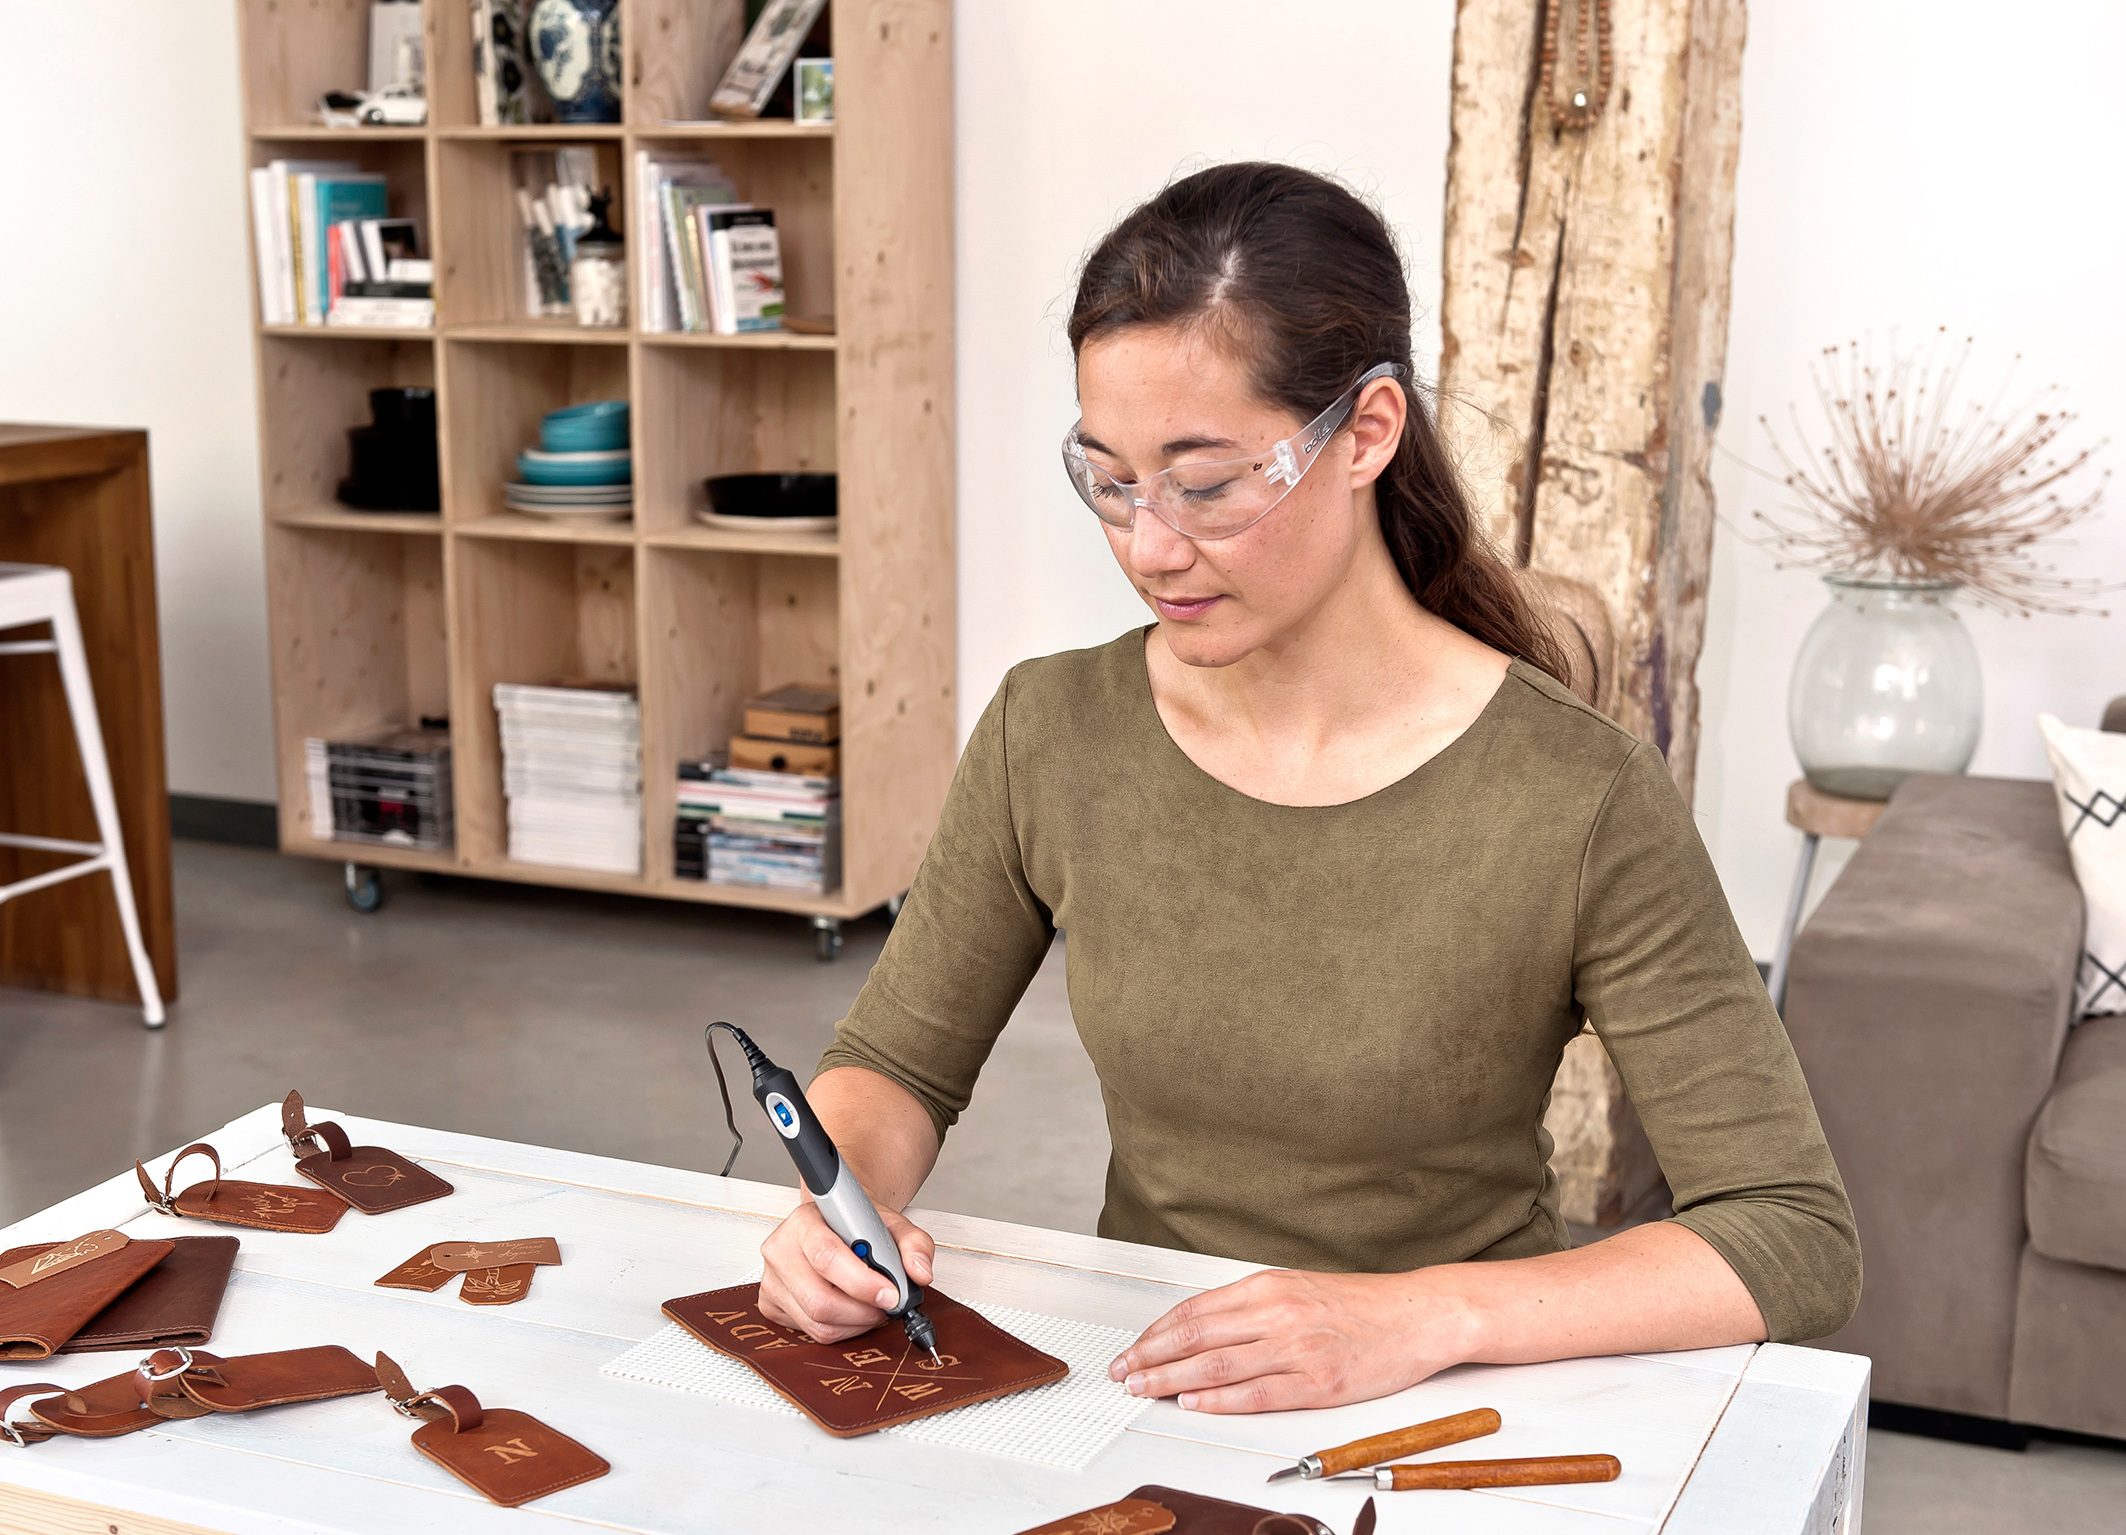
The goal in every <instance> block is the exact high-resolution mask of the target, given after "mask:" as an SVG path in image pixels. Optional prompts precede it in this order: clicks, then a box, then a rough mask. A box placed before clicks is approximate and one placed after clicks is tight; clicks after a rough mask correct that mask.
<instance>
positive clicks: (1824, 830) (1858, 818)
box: [1765, 778, 1889, 1018]
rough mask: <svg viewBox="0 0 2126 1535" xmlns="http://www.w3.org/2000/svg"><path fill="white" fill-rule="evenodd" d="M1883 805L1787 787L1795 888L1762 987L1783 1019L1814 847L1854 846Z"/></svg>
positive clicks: (1803, 783) (1802, 784) (1796, 784)
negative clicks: (1795, 849) (1829, 843)
mask: <svg viewBox="0 0 2126 1535" xmlns="http://www.w3.org/2000/svg"><path fill="white" fill-rule="evenodd" d="M1888 808H1889V802H1888V801H1887V800H1875V799H1846V798H1845V797H1844V796H1842V795H1837V794H1826V793H1824V792H1823V791H1822V790H1821V789H1815V788H1811V787H1810V786H1809V781H1808V780H1807V779H1806V778H1797V779H1795V780H1794V781H1793V782H1792V783H1790V784H1788V785H1787V787H1786V824H1787V825H1789V826H1791V827H1794V828H1795V829H1796V830H1797V831H1799V832H1800V833H1801V861H1800V862H1799V863H1798V864H1796V865H1795V866H1794V888H1793V890H1792V892H1791V893H1790V894H1789V895H1788V896H1787V899H1786V921H1785V922H1783V923H1781V924H1780V927H1779V947H1778V949H1777V950H1776V951H1775V952H1774V953H1773V955H1772V972H1771V974H1770V975H1769V976H1767V977H1765V985H1766V987H1767V988H1768V989H1769V990H1770V991H1771V994H1772V1006H1773V1007H1775V1008H1777V1009H1779V1016H1780V1017H1782V1018H1784V1017H1785V1016H1786V972H1787V967H1788V966H1789V965H1790V964H1791V963H1792V962H1793V958H1794V934H1795V932H1796V931H1798V930H1799V928H1800V927H1801V908H1802V907H1803V906H1805V905H1807V904H1808V898H1809V876H1810V875H1811V874H1813V873H1815V872H1816V846H1817V844H1818V843H1820V842H1822V841H1823V839H1824V838H1825V837H1850V838H1852V839H1853V840H1854V841H1855V842H1858V841H1859V840H1860V839H1861V838H1862V837H1865V836H1866V835H1867V834H1868V833H1869V832H1871V831H1873V830H1874V829H1875V823H1876V822H1877V821H1879V820H1881V819H1882V813H1883V811H1884V810H1886V809H1888Z"/></svg>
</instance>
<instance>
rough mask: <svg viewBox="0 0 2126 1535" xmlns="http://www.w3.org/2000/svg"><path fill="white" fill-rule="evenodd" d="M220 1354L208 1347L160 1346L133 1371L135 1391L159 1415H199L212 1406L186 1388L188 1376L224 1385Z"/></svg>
mask: <svg viewBox="0 0 2126 1535" xmlns="http://www.w3.org/2000/svg"><path fill="white" fill-rule="evenodd" d="M220 1363H221V1358H220V1356H219V1355H216V1354H210V1353H208V1352H207V1351H206V1350H204V1349H188V1348H159V1349H157V1350H156V1351H155V1352H154V1353H152V1354H150V1355H148V1356H147V1357H146V1358H145V1359H143V1360H141V1361H140V1363H139V1365H138V1366H136V1367H135V1368H134V1371H133V1391H134V1394H135V1395H137V1396H138V1397H139V1398H140V1405H141V1406H143V1407H145V1408H147V1409H148V1411H150V1412H152V1413H154V1414H155V1415H156V1416H157V1417H159V1418H196V1417H198V1416H199V1415H200V1414H201V1413H202V1412H206V1411H208V1410H209V1409H208V1408H206V1407H205V1405H204V1404H202V1403H200V1402H198V1401H195V1400H194V1399H193V1398H192V1396H191V1395H190V1394H189V1393H188V1392H187V1391H186V1390H185V1381H186V1380H187V1379H196V1380H204V1381H210V1382H212V1383H213V1384H214V1385H217V1386H219V1385H223V1384H225V1382H224V1381H223V1380H222V1377H221V1372H220V1371H219V1370H217V1369H216V1368H215V1366H216V1365H218V1364H220Z"/></svg>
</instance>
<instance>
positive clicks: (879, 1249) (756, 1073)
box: [709, 1023, 938, 1360]
mask: <svg viewBox="0 0 2126 1535" xmlns="http://www.w3.org/2000/svg"><path fill="white" fill-rule="evenodd" d="M710 1027H711V1028H712V1029H723V1030H725V1031H726V1032H728V1033H729V1034H730V1036H731V1037H732V1038H733V1039H735V1040H737V1041H738V1048H739V1049H741V1050H743V1051H744V1052H745V1055H746V1064H747V1065H748V1066H750V1067H752V1068H753V1096H754V1097H755V1098H756V1099H758V1100H759V1102H760V1106H761V1108H763V1109H765V1110H766V1111H767V1115H768V1123H769V1124H771V1125H773V1126H774V1127H775V1133H776V1134H777V1135H779V1136H781V1137H782V1143H783V1146H784V1148H785V1149H786V1150H788V1151H789V1153H790V1160H791V1161H793V1162H795V1163H796V1164H797V1175H798V1176H799V1177H800V1178H802V1179H804V1180H805V1187H806V1188H807V1189H809V1190H811V1192H812V1202H813V1203H814V1204H816V1205H818V1206H819V1213H820V1215H821V1216H822V1217H824V1218H825V1220H826V1222H827V1225H828V1226H829V1227H831V1228H832V1229H833V1231H834V1234H835V1235H836V1236H838V1237H840V1238H841V1239H842V1240H843V1241H844V1242H847V1243H848V1244H849V1250H850V1251H851V1252H853V1253H855V1254H856V1255H857V1257H859V1258H861V1259H862V1260H863V1261H864V1264H865V1266H866V1267H868V1268H869V1269H871V1270H872V1272H874V1273H875V1274H877V1275H878V1276H879V1277H880V1278H881V1279H883V1280H885V1281H886V1282H887V1283H888V1284H890V1285H892V1286H893V1291H894V1303H893V1304H892V1305H891V1306H888V1307H886V1308H885V1312H886V1315H888V1316H897V1317H899V1318H900V1319H901V1327H902V1328H903V1329H904V1330H905V1331H906V1332H907V1334H908V1341H909V1342H911V1343H913V1344H914V1345H915V1346H916V1347H917V1348H920V1349H923V1350H925V1351H927V1352H928V1353H929V1355H930V1357H931V1358H932V1359H933V1360H936V1359H937V1358H938V1344H937V1329H936V1328H935V1327H933V1326H931V1323H930V1318H928V1317H927V1316H924V1315H923V1292H922V1289H921V1287H919V1286H918V1285H916V1284H915V1283H914V1282H913V1281H912V1280H910V1279H909V1277H908V1270H907V1269H906V1268H905V1267H904V1266H903V1265H902V1263H901V1248H900V1244H899V1243H898V1242H896V1241H894V1240H893V1236H892V1233H890V1232H888V1231H887V1230H886V1223H885V1222H884V1221H882V1220H880V1219H879V1214H878V1207H877V1206H876V1205H874V1204H872V1203H871V1198H870V1196H869V1195H868V1194H866V1193H865V1192H864V1188H863V1185H862V1184H860V1183H858V1182H857V1181H856V1174H854V1173H852V1172H850V1171H849V1164H848V1163H846V1162H844V1161H843V1160H842V1154H841V1153H840V1152H839V1151H837V1150H836V1149H835V1146H834V1141H833V1139H832V1138H831V1137H829V1136H828V1134H827V1132H826V1129H825V1127H824V1126H822V1125H821V1124H820V1122H819V1120H818V1118H817V1117H816V1116H815V1115H814V1114H813V1112H812V1105H811V1104H809V1103H807V1102H806V1101H805V1091H804V1089H803V1088H801V1087H799V1086H798V1085H797V1078H796V1077H794V1076H792V1075H791V1074H790V1073H789V1072H787V1071H785V1070H784V1069H783V1068H782V1067H780V1066H778V1065H776V1064H775V1063H774V1062H773V1061H771V1060H769V1059H768V1057H767V1056H766V1055H765V1054H764V1053H763V1052H762V1051H761V1048H760V1046H758V1045H756V1044H754V1043H753V1041H752V1039H751V1038H750V1037H748V1036H747V1034H746V1032H745V1030H743V1029H741V1028H738V1027H736V1026H735V1025H732V1024H728V1023H716V1024H712V1025H710ZM709 1059H710V1060H712V1061H714V1060H715V1059H716V1047H715V1045H714V1044H713V1043H712V1044H711V1045H710V1047H709ZM716 1075H717V1078H718V1080H719V1081H720V1080H721V1079H722V1077H723V1067H722V1066H721V1064H719V1065H718V1066H717V1068H716ZM724 1108H725V1112H726V1113H727V1114H728V1113H729V1110H730V1100H729V1096H728V1095H726V1097H725V1101H724ZM733 1128H734V1130H735V1128H736V1127H735V1126H734V1127H733ZM733 1155H734V1158H735V1155H736V1153H735V1152H734V1153H733ZM728 1170H729V1169H728V1168H726V1171H728Z"/></svg>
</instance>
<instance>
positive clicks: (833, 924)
mask: <svg viewBox="0 0 2126 1535" xmlns="http://www.w3.org/2000/svg"><path fill="white" fill-rule="evenodd" d="M841 952H842V924H841V919H840V918H839V917H814V918H813V919H812V953H813V955H814V957H815V958H817V959H818V960H819V962H820V963H821V964H823V965H831V964H832V963H834V961H835V960H837V959H839V958H840V957H841Z"/></svg>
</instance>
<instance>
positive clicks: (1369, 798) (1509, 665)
mask: <svg viewBox="0 0 2126 1535" xmlns="http://www.w3.org/2000/svg"><path fill="white" fill-rule="evenodd" d="M1157 627H1158V625H1157V624H1146V625H1145V626H1144V627H1143V628H1141V629H1138V630H1135V631H1134V632H1133V635H1132V636H1127V637H1126V638H1131V639H1133V641H1134V643H1133V649H1132V654H1131V675H1132V680H1133V681H1134V682H1135V684H1136V689H1135V696H1136V700H1137V703H1138V706H1139V707H1140V708H1141V709H1142V710H1143V711H1144V713H1145V714H1146V715H1147V716H1148V717H1149V718H1150V721H1151V726H1152V730H1153V732H1154V733H1155V734H1156V735H1157V736H1158V738H1159V740H1160V742H1161V743H1163V745H1164V746H1165V748H1166V750H1167V751H1169V752H1171V753H1172V754H1173V755H1174V756H1175V757H1176V758H1178V759H1179V760H1180V762H1181V764H1182V766H1183V767H1184V768H1185V769H1186V770H1187V771H1188V772H1190V773H1192V774H1194V775H1195V776H1196V777H1197V778H1199V779H1201V780H1202V781H1203V782H1204V783H1207V784H1209V785H1210V786H1211V787H1212V788H1213V789H1215V790H1217V791H1218V792H1220V793H1223V794H1228V795H1231V796H1232V797H1233V798H1234V799H1236V800H1238V801H1240V803H1242V804H1243V805H1249V806H1253V807H1256V808H1258V809H1262V810H1268V811H1282V812H1287V813H1290V814H1295V815H1305V814H1319V813H1323V812H1327V811H1337V810H1350V809H1352V808H1354V807H1356V806H1360V805H1370V804H1372V803H1374V802H1375V801H1377V800H1380V799H1383V798H1384V797H1386V796H1388V795H1391V794H1395V793H1398V792H1399V791H1401V790H1403V789H1405V788H1406V787H1408V786H1409V785H1411V784H1413V783H1415V782H1417V780H1418V779H1420V778H1422V777H1423V776H1424V775H1425V774H1426V773H1428V772H1429V771H1431V769H1432V768H1433V767H1434V766H1435V765H1436V764H1438V763H1439V762H1441V761H1444V760H1445V759H1446V758H1447V757H1449V756H1450V755H1452V754H1454V753H1456V752H1458V751H1461V749H1462V746H1463V743H1464V742H1466V741H1468V740H1469V739H1470V738H1471V737H1472V736H1474V735H1476V734H1478V732H1480V731H1481V732H1484V733H1485V734H1489V733H1490V731H1491V730H1493V729H1495V728H1496V726H1497V719H1496V715H1497V713H1498V711H1499V709H1500V707H1501V705H1500V700H1501V699H1503V698H1504V697H1505V696H1506V684H1507V683H1509V682H1513V681H1515V680H1517V678H1518V674H1519V673H1520V671H1521V668H1522V666H1523V664H1524V663H1523V662H1522V661H1521V658H1520V657H1519V656H1509V657H1508V658H1507V661H1506V674H1505V675H1504V676H1503V677H1501V678H1499V684H1498V686H1497V687H1495V688H1493V689H1492V690H1491V696H1490V697H1489V698H1487V699H1485V700H1484V707H1483V708H1481V709H1479V710H1478V711H1477V715H1476V718H1475V719H1473V720H1471V721H1470V722H1469V723H1468V724H1467V725H1465V726H1463V727H1462V732H1461V734H1460V735H1458V736H1456V737H1455V738H1454V739H1453V740H1451V741H1449V742H1448V743H1447V744H1446V745H1445V746H1442V747H1441V748H1440V749H1439V750H1438V751H1436V752H1434V753H1433V754H1432V755H1431V756H1429V757H1427V758H1426V759H1425V760H1424V761H1423V762H1420V763H1419V764H1418V765H1417V766H1416V767H1414V768H1412V769H1411V770H1410V771H1409V772H1407V773H1405V774H1403V776H1402V777H1400V778H1397V779H1394V780H1392V781H1391V782H1388V783H1384V784H1382V785H1381V786H1380V787H1379V788H1378V789H1375V790H1373V791H1372V792H1371V793H1370V794H1361V795H1360V796H1359V797H1358V798H1357V799H1347V800H1338V801H1337V802H1336V803H1335V804H1333V805H1280V804H1278V803H1277V801H1275V800H1268V799H1257V798H1256V797H1255V796H1254V795H1252V794H1248V793H1244V792H1243V791H1241V790H1239V789H1236V788H1234V787H1233V786H1232V785H1231V784H1229V783H1227V782H1226V781H1225V780H1224V779H1222V778H1220V777H1218V776H1217V775H1216V774H1215V773H1212V772H1209V771H1207V770H1206V769H1205V768H1204V766H1203V765H1202V764H1201V763H1199V762H1198V761H1197V760H1196V759H1195V758H1194V757H1191V756H1190V755H1189V754H1188V753H1187V752H1186V751H1184V750H1182V747H1181V743H1180V742H1179V741H1177V740H1175V739H1174V733H1173V732H1172V731H1171V730H1168V729H1167V728H1166V718H1165V716H1163V715H1162V714H1160V712H1159V700H1158V699H1156V698H1154V697H1153V696H1152V669H1151V663H1150V662H1149V661H1147V660H1146V659H1145V649H1146V646H1147V645H1148V643H1149V642H1150V639H1151V632H1152V630H1154V629H1156V628H1157Z"/></svg>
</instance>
